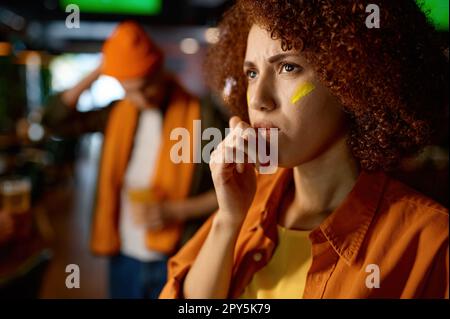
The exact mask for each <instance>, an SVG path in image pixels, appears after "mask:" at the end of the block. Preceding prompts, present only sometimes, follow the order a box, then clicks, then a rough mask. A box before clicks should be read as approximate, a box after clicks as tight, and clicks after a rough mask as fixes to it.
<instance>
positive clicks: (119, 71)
mask: <svg viewBox="0 0 450 319" xmlns="http://www.w3.org/2000/svg"><path fill="white" fill-rule="evenodd" d="M162 63H163V55H162V52H161V50H160V49H159V48H158V47H157V46H156V45H155V44H154V43H153V42H152V40H151V39H150V38H149V36H148V35H147V33H146V32H145V30H144V29H143V28H142V27H141V26H139V25H138V24H137V23H135V22H131V21H126V22H122V23H120V24H119V26H118V27H117V28H116V30H114V32H113V34H112V35H111V37H110V38H109V39H108V40H106V42H105V44H104V45H103V65H102V72H103V74H106V75H110V76H113V77H115V78H117V79H118V80H127V79H132V78H138V77H142V76H144V75H147V74H150V73H152V72H153V71H154V70H156V69H157V68H158V67H159V66H161V65H162Z"/></svg>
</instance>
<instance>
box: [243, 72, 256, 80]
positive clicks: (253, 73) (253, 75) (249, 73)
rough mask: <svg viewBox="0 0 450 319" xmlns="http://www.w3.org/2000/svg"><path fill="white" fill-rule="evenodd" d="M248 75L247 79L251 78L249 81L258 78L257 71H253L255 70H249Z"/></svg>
mask: <svg viewBox="0 0 450 319" xmlns="http://www.w3.org/2000/svg"><path fill="white" fill-rule="evenodd" d="M245 73H246V74H247V78H249V79H254V78H256V76H257V75H258V74H257V73H256V71H253V70H248V71H247V72H245Z"/></svg>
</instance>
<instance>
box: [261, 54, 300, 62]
mask: <svg viewBox="0 0 450 319" xmlns="http://www.w3.org/2000/svg"><path fill="white" fill-rule="evenodd" d="M288 57H295V58H299V57H300V55H298V54H297V53H280V54H276V55H274V56H271V57H270V58H268V59H267V62H269V63H271V64H272V63H275V62H278V61H280V60H283V59H285V58H288Z"/></svg>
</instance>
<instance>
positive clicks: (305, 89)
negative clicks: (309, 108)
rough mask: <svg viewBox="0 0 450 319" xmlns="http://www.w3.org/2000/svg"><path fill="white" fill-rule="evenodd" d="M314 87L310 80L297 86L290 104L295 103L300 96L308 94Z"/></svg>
mask: <svg viewBox="0 0 450 319" xmlns="http://www.w3.org/2000/svg"><path fill="white" fill-rule="evenodd" d="M314 89H315V86H314V84H312V83H310V82H306V83H303V84H302V85H300V86H299V87H298V88H297V90H295V93H294V95H293V96H292V98H291V103H292V104H295V103H297V102H298V101H299V100H300V99H301V98H302V97H304V96H306V95H308V94H309V93H311V91H312V90H314Z"/></svg>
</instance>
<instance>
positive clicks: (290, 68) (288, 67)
mask: <svg viewBox="0 0 450 319" xmlns="http://www.w3.org/2000/svg"><path fill="white" fill-rule="evenodd" d="M299 70H300V67H299V66H298V65H295V64H291V63H285V64H283V65H282V66H281V73H291V72H294V71H299Z"/></svg>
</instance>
